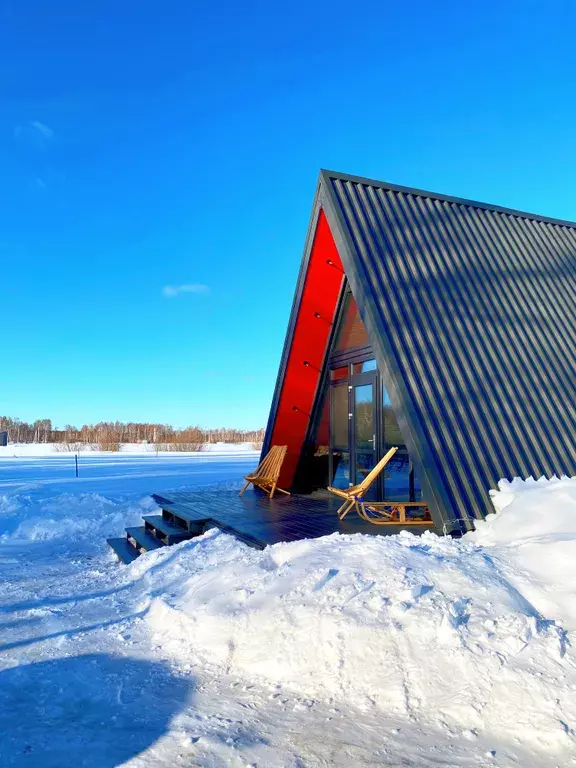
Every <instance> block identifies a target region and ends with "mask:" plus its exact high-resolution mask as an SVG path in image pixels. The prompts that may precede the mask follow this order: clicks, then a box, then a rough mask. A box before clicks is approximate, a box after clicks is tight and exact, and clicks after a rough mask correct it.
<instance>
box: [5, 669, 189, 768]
mask: <svg viewBox="0 0 576 768" xmlns="http://www.w3.org/2000/svg"><path fill="white" fill-rule="evenodd" d="M191 688H192V680H191V679H190V678H185V677H181V676H177V675H175V674H174V673H173V672H171V671H170V670H169V668H168V667H167V666H165V665H164V664H161V663H158V662H152V661H147V660H140V659H133V658H127V657H121V656H109V655H105V654H89V655H84V656H73V657H68V658H61V659H54V660H48V661H41V662H37V663H34V664H26V665H22V666H18V667H13V668H11V669H6V670H4V671H2V672H0V765H2V766H3V767H5V768H7V767H8V766H28V767H29V768H40V767H41V768H68V767H69V768H80V767H82V768H113V767H114V766H118V765H121V764H123V763H124V762H125V761H126V760H129V759H130V758H132V757H135V756H136V755H138V754H140V753H141V752H143V751H144V750H146V749H147V748H148V747H150V746H151V745H152V744H154V743H155V742H156V741H157V740H158V739H159V738H160V737H161V736H162V735H163V734H164V733H165V732H166V731H167V730H168V729H169V725H170V722H171V720H172V718H173V717H174V716H175V715H176V714H178V712H179V711H180V710H181V709H182V708H183V707H185V706H186V705H187V703H188V702H189V698H190V693H191Z"/></svg>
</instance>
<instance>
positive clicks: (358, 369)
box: [352, 360, 376, 373]
mask: <svg viewBox="0 0 576 768" xmlns="http://www.w3.org/2000/svg"><path fill="white" fill-rule="evenodd" d="M375 370H376V360H365V361H364V362H363V363H354V365H353V366H352V373H368V371H375Z"/></svg>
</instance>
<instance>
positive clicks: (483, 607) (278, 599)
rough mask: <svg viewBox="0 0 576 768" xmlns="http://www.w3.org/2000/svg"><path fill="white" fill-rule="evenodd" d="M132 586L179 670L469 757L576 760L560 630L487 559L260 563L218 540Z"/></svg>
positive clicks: (432, 547)
mask: <svg viewBox="0 0 576 768" xmlns="http://www.w3.org/2000/svg"><path fill="white" fill-rule="evenodd" d="M569 570H570V573H571V575H573V574H574V571H575V570H576V565H570V566H569ZM508 571H510V573H508ZM131 572H132V576H133V577H134V578H145V579H146V583H147V585H148V590H149V591H148V595H149V597H150V603H149V610H148V612H147V615H146V622H147V624H148V626H149V628H150V631H151V633H152V635H153V639H154V642H155V643H156V644H157V645H158V646H159V647H162V649H163V651H164V652H165V653H171V654H172V655H173V657H174V658H175V659H188V660H189V661H190V663H191V664H198V665H202V666H206V665H213V666H214V667H216V668H217V669H220V670H221V671H223V672H225V673H227V674H228V673H231V674H235V675H238V676H240V677H244V678H246V679H248V680H251V681H258V680H259V681H262V682H264V681H267V682H273V683H276V684H280V685H282V686H283V687H285V688H286V689H289V690H292V691H297V692H298V693H299V694H300V695H303V696H305V697H308V698H309V699H310V700H317V699H319V698H320V699H324V700H326V699H328V700H330V701H332V702H335V703H338V702H347V703H348V704H349V705H350V706H353V707H355V708H358V709H360V710H363V711H366V712H374V711H375V710H376V711H378V710H379V711H381V713H382V715H383V716H384V714H385V715H386V716H394V717H400V718H403V719H405V720H406V721H407V722H418V723H420V724H422V725H423V726H426V727H429V728H431V727H435V728H438V727H439V728H441V729H444V730H445V731H446V732H448V733H455V734H456V733H457V734H458V735H459V736H460V737H463V738H468V739H470V740H471V741H475V740H476V739H477V738H480V737H482V739H483V741H485V740H486V739H487V738H488V739H493V740H494V743H496V742H497V743H499V744H500V743H502V742H506V743H512V744H513V743H516V744H520V743H522V744H523V745H524V747H525V748H528V749H529V750H533V751H534V752H536V753H541V754H544V753H553V754H556V755H560V754H562V753H565V752H566V751H567V750H570V749H573V748H574V747H575V746H576V741H575V739H574V735H575V734H574V730H573V729H574V727H575V726H576V697H575V695H574V691H575V690H576V667H575V661H576V658H575V657H574V654H573V652H572V650H571V647H570V644H569V640H568V638H567V636H566V633H565V631H564V628H563V627H562V626H561V625H560V624H557V623H556V622H554V621H551V620H549V619H548V617H546V616H544V615H542V614H541V613H540V612H539V611H538V610H537V609H536V608H535V607H534V606H533V605H532V603H531V601H530V599H528V598H527V597H526V596H525V595H524V594H523V592H522V591H521V590H520V589H519V588H518V586H516V585H515V583H514V581H513V580H512V579H511V578H510V575H512V576H515V577H517V578H516V581H517V583H518V584H521V576H520V574H519V573H517V572H516V571H514V570H513V569H512V567H511V566H510V565H509V564H508V568H507V570H506V571H504V570H503V569H501V568H500V567H499V564H498V562H497V561H496V560H495V558H494V557H492V556H490V555H489V554H487V551H486V550H485V549H484V548H483V547H481V546H478V545H477V544H476V543H473V542H464V541H455V540H453V539H450V538H440V537H437V536H435V535H434V534H430V533H426V534H424V535H423V536H421V537H417V536H414V535H412V534H410V533H402V534H400V535H399V536H391V537H369V536H363V535H353V536H340V535H333V536H329V537H324V538H322V539H317V540H308V541H300V542H295V543H288V544H277V545H275V546H272V547H269V548H267V549H266V550H264V551H263V552H256V551H254V550H250V549H248V548H247V547H245V546H244V545H242V544H240V543H239V542H237V541H235V540H234V539H232V538H230V537H229V536H225V535H223V534H219V533H217V532H210V533H208V534H206V535H205V536H204V537H202V538H201V539H199V540H195V541H191V542H187V543H185V544H182V545H179V547H178V548H177V551H175V550H172V551H166V550H164V551H157V552H155V553H152V554H150V555H148V556H146V557H145V558H141V559H140V560H138V561H136V562H135V563H134V564H133V565H132V566H131ZM163 585H165V586H163ZM167 585H169V587H168V586H167Z"/></svg>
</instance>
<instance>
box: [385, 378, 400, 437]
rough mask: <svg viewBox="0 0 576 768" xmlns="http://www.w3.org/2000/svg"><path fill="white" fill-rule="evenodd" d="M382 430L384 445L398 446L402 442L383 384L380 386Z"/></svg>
mask: <svg viewBox="0 0 576 768" xmlns="http://www.w3.org/2000/svg"><path fill="white" fill-rule="evenodd" d="M382 430H383V435H384V446H385V447H387V448H390V447H391V446H393V445H396V446H398V447H400V446H402V445H403V444H404V440H403V438H402V435H401V434H400V427H399V426H398V421H397V419H396V416H395V414H394V411H393V410H392V405H391V403H390V398H389V397H388V392H386V388H385V387H384V386H382Z"/></svg>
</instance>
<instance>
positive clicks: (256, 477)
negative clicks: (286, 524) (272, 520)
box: [239, 445, 290, 498]
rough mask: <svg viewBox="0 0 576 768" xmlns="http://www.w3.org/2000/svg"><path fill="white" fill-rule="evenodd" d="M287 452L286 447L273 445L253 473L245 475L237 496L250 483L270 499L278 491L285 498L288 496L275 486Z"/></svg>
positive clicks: (287, 493) (240, 494) (286, 492)
mask: <svg viewBox="0 0 576 768" xmlns="http://www.w3.org/2000/svg"><path fill="white" fill-rule="evenodd" d="M287 450H288V446H287V445H273V446H272V448H270V451H269V452H268V453H267V455H266V456H265V457H264V458H263V459H262V461H261V462H260V464H258V466H257V467H256V469H255V470H254V472H252V473H251V474H250V475H246V477H245V478H244V480H246V483H245V485H244V487H243V488H242V490H241V491H240V493H239V496H242V494H243V493H244V491H245V490H246V488H248V486H249V485H250V483H252V484H253V485H254V487H256V486H258V488H261V489H262V490H263V491H266V493H268V495H269V497H270V498H272V497H273V496H274V492H275V491H280V493H285V494H286V496H290V493H289V492H288V491H285V490H284V489H282V488H278V487H277V485H276V484H277V482H278V478H279V477H280V470H281V469H282V463H283V462H284V457H285V456H286V451H287Z"/></svg>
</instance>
